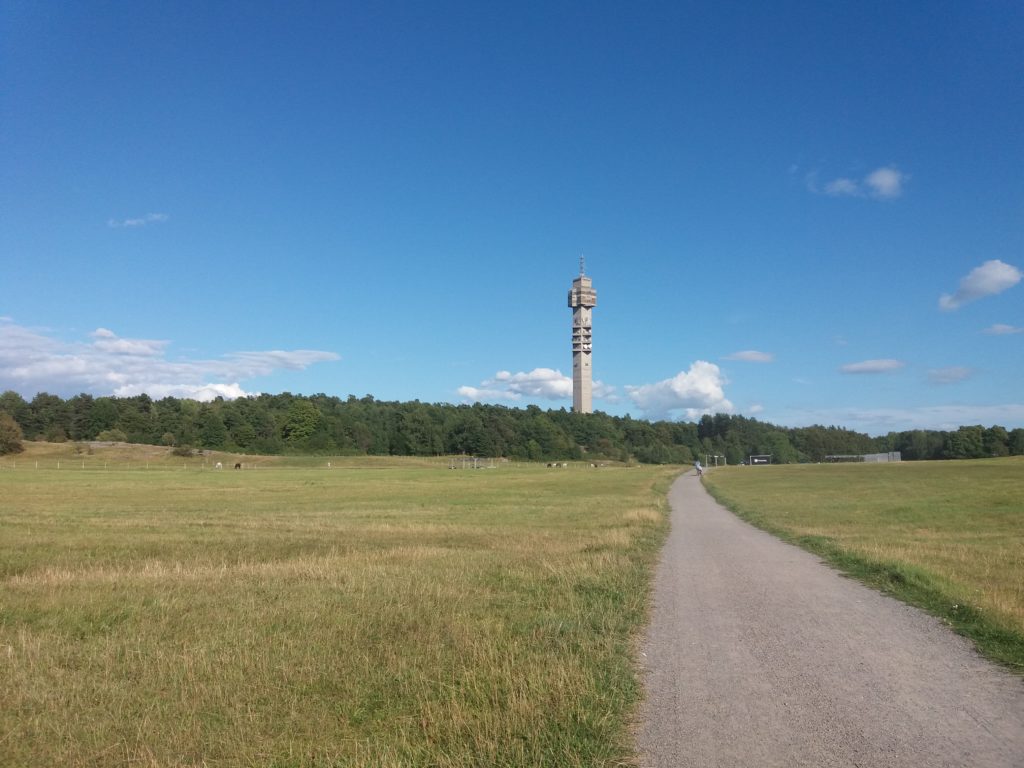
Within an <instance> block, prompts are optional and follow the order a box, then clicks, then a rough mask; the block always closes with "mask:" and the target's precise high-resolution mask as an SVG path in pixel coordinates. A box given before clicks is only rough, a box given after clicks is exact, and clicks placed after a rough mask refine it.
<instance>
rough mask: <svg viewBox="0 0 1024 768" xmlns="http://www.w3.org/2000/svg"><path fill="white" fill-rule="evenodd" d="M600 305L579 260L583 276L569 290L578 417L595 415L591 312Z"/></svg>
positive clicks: (573, 282) (575, 399)
mask: <svg viewBox="0 0 1024 768" xmlns="http://www.w3.org/2000/svg"><path fill="white" fill-rule="evenodd" d="M596 305H597V291H595V290H594V288H593V286H592V285H591V284H590V278H589V277H586V276H585V275H584V274H583V257H582V256H580V276H579V277H577V278H576V279H575V280H573V281H572V288H570V289H569V307H570V308H571V309H572V409H573V410H574V411H575V412H576V413H593V411H594V406H593V403H592V392H593V388H594V371H593V365H594V363H593V359H592V357H591V356H592V354H593V350H592V347H591V330H592V326H591V321H590V313H591V310H592V309H593V308H594V307H595V306H596Z"/></svg>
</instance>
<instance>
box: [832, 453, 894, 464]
mask: <svg viewBox="0 0 1024 768" xmlns="http://www.w3.org/2000/svg"><path fill="white" fill-rule="evenodd" d="M902 460H903V456H902V455H901V454H900V452H899V451H889V452H888V453H857V454H835V455H833V456H826V457H825V461H827V462H829V463H832V464H839V463H842V462H864V463H865V464H888V463H889V462H893V461H902Z"/></svg>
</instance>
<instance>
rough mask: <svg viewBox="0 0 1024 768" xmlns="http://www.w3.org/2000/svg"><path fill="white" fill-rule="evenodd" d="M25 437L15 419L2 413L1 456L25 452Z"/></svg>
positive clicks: (0, 418)
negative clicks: (23, 443)
mask: <svg viewBox="0 0 1024 768" xmlns="http://www.w3.org/2000/svg"><path fill="white" fill-rule="evenodd" d="M24 437H25V436H24V434H22V431H21V427H20V426H19V425H18V422H16V421H15V420H14V417H13V416H11V415H10V414H9V413H5V412H2V411H0V456H2V455H4V454H5V453H21V452H22V451H23V450H25V446H23V445H22V444H21V441H22V440H23V439H24Z"/></svg>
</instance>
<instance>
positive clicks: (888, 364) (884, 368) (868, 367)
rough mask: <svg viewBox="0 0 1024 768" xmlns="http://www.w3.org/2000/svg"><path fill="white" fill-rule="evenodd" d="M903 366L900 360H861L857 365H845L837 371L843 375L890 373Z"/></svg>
mask: <svg viewBox="0 0 1024 768" xmlns="http://www.w3.org/2000/svg"><path fill="white" fill-rule="evenodd" d="M904 365H906V363H904V362H903V361H902V360H862V361H861V362H859V363H847V364H846V365H843V366H841V367H840V368H839V370H840V371H842V372H843V373H891V372H892V371H898V370H899V369H900V368H902V367H903V366H904Z"/></svg>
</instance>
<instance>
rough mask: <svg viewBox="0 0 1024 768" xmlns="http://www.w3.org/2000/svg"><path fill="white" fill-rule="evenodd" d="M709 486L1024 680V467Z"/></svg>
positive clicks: (857, 473) (872, 471) (763, 472)
mask: <svg viewBox="0 0 1024 768" xmlns="http://www.w3.org/2000/svg"><path fill="white" fill-rule="evenodd" d="M705 483H706V484H707V486H708V488H709V490H710V491H711V492H712V493H713V494H714V495H715V496H716V498H718V499H719V501H721V502H722V503H724V504H725V505H726V506H728V507H729V508H730V509H732V510H734V511H736V512H737V513H738V514H739V515H740V516H741V517H744V518H745V519H747V520H749V521H750V522H752V523H754V524H756V525H758V526H760V527H762V528H765V529H767V530H769V531H772V532H773V533H776V534H778V535H780V536H782V537H783V538H787V539H789V540H791V541H793V542H795V543H797V544H799V545H801V546H803V547H805V548H807V549H810V550H811V551H813V552H815V553H817V554H820V555H821V556H823V557H824V558H825V559H827V560H828V561H830V562H832V563H833V564H835V565H837V566H838V567H839V568H840V569H842V570H844V571H845V572H847V573H850V574H851V575H853V576H855V577H857V578H859V579H861V580H863V581H865V582H867V583H869V584H871V585H873V586H876V587H878V588H880V589H883V590H885V591H887V592H890V593H892V594H893V595H895V596H897V597H899V598H901V599H903V600H906V601H907V602H910V603H913V604H915V605H918V606H920V607H922V608H924V609H926V610H928V611H929V612H931V613H933V614H935V615H936V616H939V617H941V618H942V619H944V620H945V621H946V622H948V623H949V624H950V625H951V626H952V627H953V628H955V629H956V630H957V631H958V632H961V633H962V634H964V635H966V636H968V637H971V638H972V639H973V640H974V641H975V643H976V644H977V646H978V648H979V650H981V651H982V652H983V653H985V654H986V655H988V656H990V657H991V658H993V659H996V660H998V661H1000V662H1002V663H1004V664H1006V665H1008V666H1010V667H1011V668H1013V669H1015V670H1016V671H1018V672H1020V673H1024V459H1022V458H1018V457H1014V458H1007V459H993V460H979V461H958V462H904V463H900V464H832V465H800V466H796V465H789V466H772V467H730V468H727V469H718V470H715V471H713V472H711V473H709V474H708V475H706V476H705Z"/></svg>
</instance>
